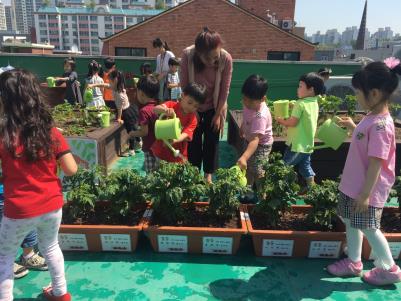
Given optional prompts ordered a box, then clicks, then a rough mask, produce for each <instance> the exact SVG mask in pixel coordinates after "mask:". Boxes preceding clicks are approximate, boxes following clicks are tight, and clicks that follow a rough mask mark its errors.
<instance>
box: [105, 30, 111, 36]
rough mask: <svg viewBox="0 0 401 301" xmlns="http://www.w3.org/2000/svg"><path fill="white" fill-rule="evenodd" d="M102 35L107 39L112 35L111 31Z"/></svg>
mask: <svg viewBox="0 0 401 301" xmlns="http://www.w3.org/2000/svg"><path fill="white" fill-rule="evenodd" d="M104 35H105V36H106V37H108V36H111V35H113V32H111V31H106V32H105V33H104Z"/></svg>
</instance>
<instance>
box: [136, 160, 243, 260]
mask: <svg viewBox="0 0 401 301" xmlns="http://www.w3.org/2000/svg"><path fill="white" fill-rule="evenodd" d="M146 182H147V194H146V195H147V197H148V199H149V200H150V201H151V209H150V210H149V211H148V212H147V213H145V216H146V217H147V221H146V222H145V224H144V227H143V229H144V231H145V233H146V234H147V235H148V237H149V239H150V242H151V244H152V247H153V249H154V250H155V251H158V252H179V253H187V252H188V253H210V254H234V253H235V252H236V251H237V250H238V247H239V242H240V238H241V235H242V234H244V233H246V225H245V222H244V220H243V219H241V213H240V204H239V201H238V200H236V199H235V198H236V197H237V196H238V194H239V193H241V192H242V191H244V189H245V188H243V187H240V186H239V185H238V174H237V173H236V172H235V171H228V170H219V171H218V172H217V180H216V181H215V183H214V184H210V185H208V184H206V183H205V181H204V178H203V177H202V175H201V174H200V173H199V171H198V169H197V168H196V167H194V166H192V165H190V164H188V163H187V164H174V163H162V164H161V166H160V168H159V170H157V171H155V172H153V173H152V174H150V175H149V176H148V177H147V180H146ZM223 182H224V183H223ZM230 189H231V190H230ZM205 197H208V198H209V199H210V204H209V203H207V202H199V201H200V200H202V199H204V198H205ZM242 216H243V214H242Z"/></svg>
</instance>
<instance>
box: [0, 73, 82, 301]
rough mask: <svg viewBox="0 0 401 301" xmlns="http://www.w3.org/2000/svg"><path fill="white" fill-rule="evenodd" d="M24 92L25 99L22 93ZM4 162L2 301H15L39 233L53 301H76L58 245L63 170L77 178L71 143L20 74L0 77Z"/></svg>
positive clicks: (27, 76)
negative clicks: (21, 261)
mask: <svg viewBox="0 0 401 301" xmlns="http://www.w3.org/2000/svg"><path fill="white" fill-rule="evenodd" d="M21 91H23V93H21ZM0 93H1V98H0V102H1V105H0V106H1V109H2V113H3V114H4V115H3V117H4V118H3V119H2V120H1V126H0V158H1V165H2V171H3V182H4V189H5V191H4V192H5V193H4V198H5V201H4V217H3V220H2V222H1V226H0V300H12V299H13V263H14V258H15V256H16V254H17V251H18V248H19V245H20V244H21V242H22V240H23V239H24V237H25V236H26V235H27V234H28V233H29V232H31V231H32V230H36V231H37V233H38V239H39V242H40V243H39V249H40V252H41V254H42V255H43V256H44V257H45V259H46V262H47V264H48V265H49V270H50V275H51V280H52V282H51V286H49V287H47V288H45V289H44V290H43V295H44V297H45V298H46V299H47V300H58V301H70V300H71V295H70V294H69V293H68V292H67V285H66V280H65V275H64V258H63V253H62V252H61V249H60V247H59V244H58V230H59V227H60V222H61V215H62V213H61V208H62V207H63V203H64V201H63V194H62V189H61V183H60V180H59V178H58V177H57V165H58V164H59V165H60V166H61V169H62V170H63V171H64V173H65V174H66V175H67V176H71V175H73V174H75V173H76V171H77V165H76V163H75V161H74V158H73V156H72V154H71V153H70V149H69V147H68V144H67V142H66V141H65V139H64V138H63V136H62V135H61V133H60V132H59V131H58V130H57V129H56V128H54V127H53V119H52V116H51V114H50V112H49V111H48V109H47V106H46V104H45V100H43V99H42V97H41V96H40V95H41V94H40V86H39V84H38V82H37V80H36V78H35V77H34V75H33V74H32V73H30V72H28V71H24V70H21V69H15V70H13V71H8V72H4V73H2V74H1V75H0Z"/></svg>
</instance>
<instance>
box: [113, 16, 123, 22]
mask: <svg viewBox="0 0 401 301" xmlns="http://www.w3.org/2000/svg"><path fill="white" fill-rule="evenodd" d="M114 22H124V17H114Z"/></svg>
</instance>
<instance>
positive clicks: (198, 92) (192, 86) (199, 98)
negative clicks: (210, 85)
mask: <svg viewBox="0 0 401 301" xmlns="http://www.w3.org/2000/svg"><path fill="white" fill-rule="evenodd" d="M182 92H183V93H184V94H185V95H188V96H190V97H192V98H193V99H194V100H195V101H196V102H197V103H199V104H204V103H205V101H206V86H204V85H201V84H197V83H189V84H188V85H186V86H185V88H184V89H183V90H182Z"/></svg>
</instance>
